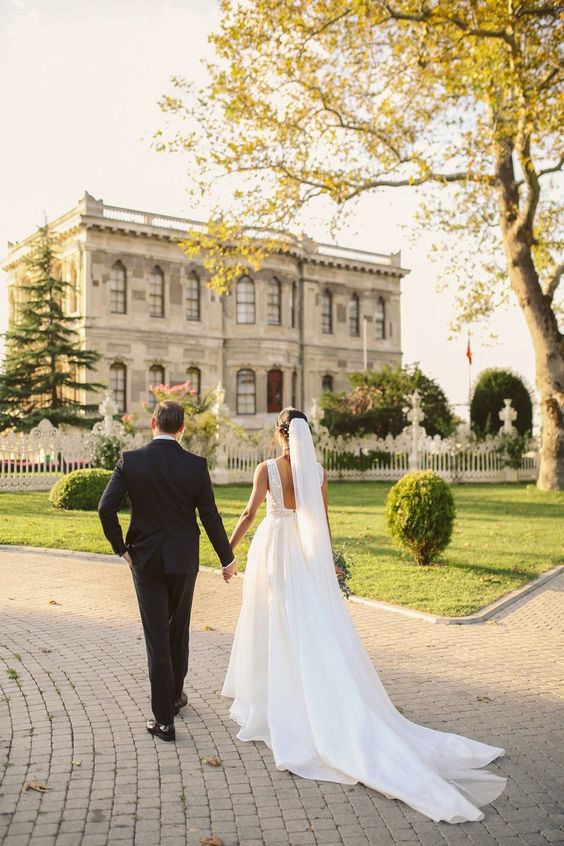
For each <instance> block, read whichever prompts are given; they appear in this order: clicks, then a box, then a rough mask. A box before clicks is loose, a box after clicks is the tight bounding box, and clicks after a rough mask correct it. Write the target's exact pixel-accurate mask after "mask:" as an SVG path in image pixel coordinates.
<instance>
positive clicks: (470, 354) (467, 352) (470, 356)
mask: <svg viewBox="0 0 564 846" xmlns="http://www.w3.org/2000/svg"><path fill="white" fill-rule="evenodd" d="M466 358H467V359H468V364H472V349H471V347H470V335H468V344H467V345H466Z"/></svg>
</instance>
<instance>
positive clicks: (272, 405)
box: [266, 367, 284, 414]
mask: <svg viewBox="0 0 564 846" xmlns="http://www.w3.org/2000/svg"><path fill="white" fill-rule="evenodd" d="M275 373H276V374H277V375H276V378H274V374H275ZM278 374H279V376H278ZM273 388H275V389H276V393H277V394H278V398H277V400H276V401H274V400H273V397H272V390H273ZM283 407H284V371H283V370H282V369H281V368H280V367H272V368H271V369H270V370H268V371H267V374H266V413H267V414H279V413H280V412H281V411H282V408H283Z"/></svg>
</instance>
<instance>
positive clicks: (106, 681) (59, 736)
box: [0, 550, 564, 846]
mask: <svg viewBox="0 0 564 846" xmlns="http://www.w3.org/2000/svg"><path fill="white" fill-rule="evenodd" d="M241 587H242V580H241V579H235V580H233V581H232V582H231V583H230V584H229V585H226V584H224V583H223V581H222V580H221V578H219V577H218V575H217V574H215V573H212V572H209V571H204V572H201V574H200V576H199V579H198V584H197V597H196V601H195V607H194V613H193V629H192V652H191V663H190V671H189V677H188V682H187V691H188V695H189V699H190V703H191V704H190V707H188V708H186V709H184V711H183V712H182V718H180V719H178V720H177V743H176V744H164V743H161V742H158V741H155V740H154V739H153V738H151V737H150V736H149V735H148V734H147V733H146V731H145V727H144V720H145V718H146V717H147V716H150V711H149V701H148V687H147V678H146V664H145V650H144V644H143V641H142V638H141V628H140V624H139V622H138V615H137V608H136V604H135V600H134V592H133V587H132V583H131V576H130V573H129V570H128V568H127V567H126V566H125V565H123V564H121V563H120V562H117V563H113V562H111V561H110V560H109V559H106V558H104V557H100V559H98V560H94V559H93V557H92V558H90V559H89V558H88V557H86V556H83V557H80V556H73V555H72V554H67V555H60V554H57V553H49V554H42V553H38V552H31V551H27V550H26V551H23V550H21V551H20V550H13V551H12V550H10V551H5V550H3V551H0V597H1V602H0V609H1V616H0V687H1V690H2V695H1V697H0V753H1V754H0V843H3V844H5V846H27V844H34V846H52V844H57V846H78V844H80V846H104V844H106V843H116V844H117V843H119V844H123V846H128V844H136V846H159V845H160V844H162V846H182V845H183V844H199V843H200V841H201V839H202V838H206V837H212V836H214V837H217V838H221V840H223V842H224V843H225V844H226V846H235V845H236V844H239V846H262V844H264V846H270V844H272V846H275V844H291V846H302V844H303V846H306V844H345V846H362V844H375V845H376V846H389V844H398V846H399V844H405V846H409V844H422V846H439V844H440V845H441V846H442V844H469V846H520V845H521V844H526V846H541V844H542V846H544V844H555V843H560V844H563V843H564V834H563V825H564V807H563V805H564V778H563V772H564V767H563V764H564V751H563V750H564V708H563V698H562V697H563V682H562V677H563V661H564V648H563V647H564V638H563V630H562V625H563V623H562V621H563V619H564V614H563V611H564V576H560V577H559V578H557V579H554V580H553V581H552V582H550V583H549V584H548V585H547V586H546V587H545V588H543V589H541V590H539V591H538V592H537V593H535V594H532V595H531V596H529V597H527V598H526V599H524V600H523V601H520V602H519V603H517V604H516V605H515V606H513V607H512V608H511V610H508V611H505V612H502V613H500V614H499V616H498V617H497V618H496V619H495V620H494V621H493V622H490V623H486V624H483V625H475V626H440V625H435V626H434V625H431V624H429V623H427V622H425V621H423V620H419V619H412V618H409V617H404V616H401V615H397V614H393V613H390V612H386V611H382V610H378V609H374V608H370V607H366V606H363V605H357V604H353V603H349V605H348V608H349V611H350V613H351V615H352V616H353V618H354V620H355V623H356V625H357V626H358V628H359V630H360V632H361V634H362V636H363V638H364V640H365V643H366V645H367V647H368V649H369V651H370V654H371V656H372V658H373V660H374V662H375V664H376V666H377V667H378V669H379V671H380V674H381V676H382V679H383V681H384V683H385V685H386V687H387V689H388V691H389V693H390V695H391V696H392V698H393V700H394V702H395V703H396V705H397V706H398V707H399V708H401V709H402V711H403V712H404V713H405V714H406V715H407V716H409V717H410V718H412V719H414V720H416V721H418V722H421V723H425V724H426V725H430V726H433V727H434V728H438V729H445V730H450V731H457V732H460V733H463V734H466V735H469V736H471V737H475V738H476V739H480V740H483V741H486V742H489V743H494V744H496V745H500V746H503V747H505V748H506V749H507V755H506V756H505V757H504V758H502V759H501V760H500V761H499V762H497V763H495V764H493V765H491V767H490V769H492V770H493V771H497V772H500V773H503V774H504V775H506V776H508V777H509V781H508V787H507V790H506V792H505V793H504V794H503V796H502V797H500V799H499V800H498V801H497V802H496V803H495V805H494V806H489V807H488V808H486V817H485V819H484V820H483V821H482V822H479V823H465V824H463V825H448V824H446V823H441V824H439V825H437V824H435V823H433V822H430V821H429V820H427V819H426V818H424V817H422V816H421V815H420V814H418V813H416V812H415V811H412V810H411V809H409V808H407V807H406V806H405V805H402V804H401V803H400V802H397V801H395V800H390V799H386V798H385V797H383V796H381V795H380V794H378V793H376V792H374V791H372V790H368V789H367V788H365V787H363V786H362V785H356V786H353V787H351V786H343V785H338V784H330V783H327V782H314V781H307V780H305V779H300V778H297V777H294V776H292V775H291V774H289V773H287V772H278V771H277V770H276V769H275V768H274V766H273V763H272V758H271V754H270V751H269V750H268V749H267V748H266V746H265V745H264V744H262V743H257V744H255V743H241V742H239V741H238V740H237V739H236V736H235V735H236V726H235V725H234V724H233V723H232V722H231V721H230V720H229V717H228V702H227V701H225V700H223V699H222V698H221V697H220V695H219V690H220V688H221V683H222V678H223V674H224V672H225V669H226V666H227V660H228V655H229V648H230V645H231V640H232V633H233V629H234V625H235V622H236V618H237V613H238V610H239V606H240V600H241ZM341 718H342V719H343V720H345V719H346V718H347V715H346V714H342V715H341ZM335 729H336V730H338V725H336V727H335ZM216 757H217V758H219V759H220V760H221V765H220V766H217V767H213V766H210V765H208V764H206V763H205V762H202V760H201V759H202V758H216ZM33 780H36V781H38V782H41V783H43V784H45V785H46V786H47V787H48V790H47V792H45V793H40V792H36V791H34V790H33V789H28V790H27V791H25V792H22V791H21V788H22V785H24V783H26V782H30V781H33ZM218 842H219V841H218Z"/></svg>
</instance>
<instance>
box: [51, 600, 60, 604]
mask: <svg viewBox="0 0 564 846" xmlns="http://www.w3.org/2000/svg"><path fill="white" fill-rule="evenodd" d="M60 604H61V603H60V602H57V600H56V599H50V600H49V605H60Z"/></svg>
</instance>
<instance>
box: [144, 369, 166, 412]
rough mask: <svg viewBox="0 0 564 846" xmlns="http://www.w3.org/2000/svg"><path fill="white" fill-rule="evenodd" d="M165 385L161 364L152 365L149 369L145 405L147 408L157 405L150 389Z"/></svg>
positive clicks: (163, 370)
mask: <svg viewBox="0 0 564 846" xmlns="http://www.w3.org/2000/svg"><path fill="white" fill-rule="evenodd" d="M164 383H165V369H164V367H163V366H162V365H161V364H152V365H151V367H149V386H148V399H147V405H148V406H149V408H151V409H152V408H154V407H155V406H156V404H157V399H156V397H155V395H154V394H153V393H152V392H151V388H158V387H160V386H161V385H164Z"/></svg>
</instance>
